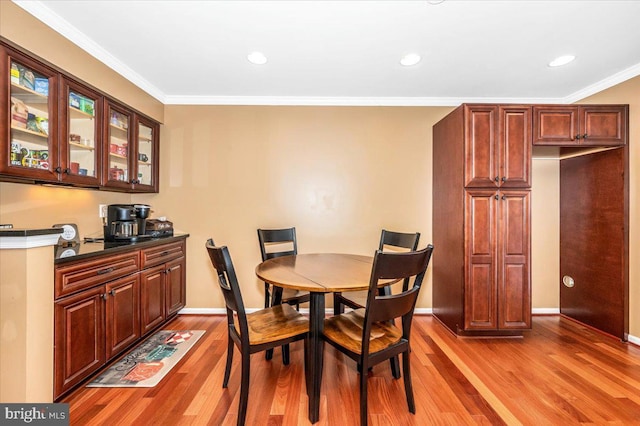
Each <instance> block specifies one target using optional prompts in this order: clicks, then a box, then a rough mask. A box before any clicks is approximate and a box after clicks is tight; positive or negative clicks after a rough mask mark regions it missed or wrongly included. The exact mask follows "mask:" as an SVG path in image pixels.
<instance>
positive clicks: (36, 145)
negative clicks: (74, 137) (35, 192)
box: [0, 46, 60, 182]
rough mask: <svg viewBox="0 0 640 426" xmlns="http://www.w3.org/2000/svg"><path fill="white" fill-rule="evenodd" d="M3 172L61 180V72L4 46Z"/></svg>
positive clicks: (0, 59)
mask: <svg viewBox="0 0 640 426" xmlns="http://www.w3.org/2000/svg"><path fill="white" fill-rule="evenodd" d="M0 72H1V73H2V74H3V75H4V76H6V77H4V78H2V79H1V80H0V81H2V84H0V86H2V87H1V88H0V115H1V116H2V119H0V135H2V137H1V138H0V140H1V141H2V142H1V143H0V144H1V145H2V147H1V148H2V149H0V173H2V174H4V175H11V176H16V177H20V178H25V179H35V180H42V181H50V182H55V181H57V180H58V177H59V173H58V172H59V171H60V169H59V168H58V165H59V164H58V163H59V161H58V138H57V135H58V133H57V132H58V126H57V123H58V117H57V93H58V92H57V91H58V74H57V73H56V72H55V71H54V70H51V69H49V68H47V67H45V66H44V65H42V64H40V63H38V62H36V61H34V60H32V59H30V58H28V57H26V56H24V55H22V54H20V53H18V52H14V51H13V50H7V49H5V48H4V47H2V46H0Z"/></svg>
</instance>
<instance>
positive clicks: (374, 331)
mask: <svg viewBox="0 0 640 426" xmlns="http://www.w3.org/2000/svg"><path fill="white" fill-rule="evenodd" d="M364 313H365V310H364V308H362V309H356V310H354V311H351V312H347V313H346V314H341V315H334V316H332V317H330V318H327V319H325V320H324V336H325V338H327V339H329V340H332V341H334V342H336V343H338V344H339V345H341V346H343V347H345V348H347V349H349V350H350V351H351V352H354V353H356V354H360V353H362V328H363V324H364ZM401 338H402V330H400V329H399V328H397V327H396V326H394V325H393V324H389V323H386V322H384V323H374V324H373V325H372V326H371V337H370V340H369V353H370V354H372V353H375V352H378V351H381V350H383V349H386V348H388V347H389V346H392V345H394V344H395V343H397V342H398V341H400V339H401Z"/></svg>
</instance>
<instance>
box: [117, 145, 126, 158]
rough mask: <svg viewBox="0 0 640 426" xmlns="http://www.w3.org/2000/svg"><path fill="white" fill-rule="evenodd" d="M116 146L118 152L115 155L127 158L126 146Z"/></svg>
mask: <svg viewBox="0 0 640 426" xmlns="http://www.w3.org/2000/svg"><path fill="white" fill-rule="evenodd" d="M117 146H118V150H117V152H116V153H117V154H118V155H122V156H123V157H126V156H127V144H124V145H117Z"/></svg>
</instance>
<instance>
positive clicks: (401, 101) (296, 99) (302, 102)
mask: <svg viewBox="0 0 640 426" xmlns="http://www.w3.org/2000/svg"><path fill="white" fill-rule="evenodd" d="M164 103H165V105H267V106H407V107H408V106H453V107H455V106H458V105H460V104H463V103H511V104H541V103H545V104H555V103H563V99H561V98H489V97H486V98H484V97H483V98H479V97H478V98H473V97H469V98H437V97H379V98H377V97H319V96H167V97H165V102H164Z"/></svg>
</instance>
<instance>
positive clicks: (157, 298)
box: [140, 265, 166, 334]
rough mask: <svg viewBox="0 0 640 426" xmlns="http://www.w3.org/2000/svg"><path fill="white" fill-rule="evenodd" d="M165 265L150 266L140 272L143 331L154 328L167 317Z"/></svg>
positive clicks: (143, 332)
mask: <svg viewBox="0 0 640 426" xmlns="http://www.w3.org/2000/svg"><path fill="white" fill-rule="evenodd" d="M165 269H166V267H165V265H160V266H156V267H154V268H149V269H146V270H144V271H142V272H141V273H140V309H141V312H140V317H141V321H142V322H141V325H140V327H141V333H142V334H145V333H147V332H148V331H151V330H153V329H154V328H155V327H156V326H157V325H159V324H160V323H162V321H164V319H165V318H166V314H165V292H166V290H165Z"/></svg>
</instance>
